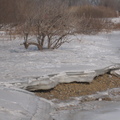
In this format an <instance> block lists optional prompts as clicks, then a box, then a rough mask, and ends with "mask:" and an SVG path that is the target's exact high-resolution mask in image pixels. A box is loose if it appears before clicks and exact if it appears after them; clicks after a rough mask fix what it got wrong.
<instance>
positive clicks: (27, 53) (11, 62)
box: [0, 31, 120, 120]
mask: <svg viewBox="0 0 120 120" xmlns="http://www.w3.org/2000/svg"><path fill="white" fill-rule="evenodd" d="M3 33H4V32H3ZM3 33H1V34H3ZM69 38H70V39H72V41H71V42H70V43H66V44H64V45H63V46H62V47H61V48H59V49H57V50H54V51H52V50H51V51H47V50H46V51H38V50H37V48H36V47H35V46H30V48H29V49H28V50H26V49H24V46H21V45H20V44H21V43H22V42H23V40H22V39H19V38H18V39H15V40H11V41H9V40H8V37H6V38H4V39H3V37H0V119H1V120H7V119H9V120H21V119H22V120H30V119H32V120H52V119H53V118H55V120H88V119H89V120H93V119H94V120H112V118H114V117H115V116H116V117H115V118H116V120H117V119H119V118H120V114H119V113H120V102H119V101H117V102H115V101H114V102H104V101H101V102H100V101H99V102H98V101H97V102H96V103H95V102H90V103H86V105H85V107H84V110H82V111H81V110H79V108H76V109H75V111H74V107H73V108H71V109H72V110H59V111H58V112H57V110H56V107H57V105H56V104H53V103H52V102H50V101H47V100H45V99H42V98H38V97H36V96H34V95H33V94H31V93H29V92H27V91H26V90H20V89H19V88H22V89H29V90H30V89H36V86H37V89H38V87H40V86H42V87H43V88H44V86H45V87H48V88H51V87H54V86H55V85H57V84H58V83H61V82H72V81H81V80H84V81H85V79H86V80H87V81H88V82H90V81H92V79H93V78H94V77H95V76H96V75H99V74H104V73H105V72H107V71H108V70H111V69H113V70H115V71H116V69H117V71H116V72H115V74H116V73H117V74H119V69H120V31H113V32H111V33H99V34H98V35H90V36H87V35H76V36H69ZM109 66H110V67H109ZM111 72H112V71H111ZM112 73H113V72H112ZM88 78H89V79H88ZM33 87H34V88H33ZM42 87H41V88H42ZM76 103H77V102H76ZM91 104H92V105H93V104H94V105H95V106H96V107H95V108H94V105H93V106H92V105H91ZM89 106H92V107H89ZM97 106H98V107H97ZM99 106H100V108H99ZM89 108H90V109H89Z"/></svg>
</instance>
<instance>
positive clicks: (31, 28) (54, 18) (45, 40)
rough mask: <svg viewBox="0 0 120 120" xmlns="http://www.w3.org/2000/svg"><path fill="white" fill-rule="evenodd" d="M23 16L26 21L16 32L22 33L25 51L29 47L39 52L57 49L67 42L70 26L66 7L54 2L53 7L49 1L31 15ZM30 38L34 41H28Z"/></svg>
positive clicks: (33, 10)
mask: <svg viewBox="0 0 120 120" xmlns="http://www.w3.org/2000/svg"><path fill="white" fill-rule="evenodd" d="M35 6H36V5H35ZM32 7H33V5H32ZM32 7H30V8H32ZM33 8H34V7H33ZM25 15H26V21H25V23H24V24H22V25H20V26H19V27H18V30H20V31H22V35H23V36H24V43H23V44H24V46H25V48H26V49H27V48H28V47H29V46H30V45H35V46H37V47H38V49H39V50H43V49H44V48H47V49H57V48H59V47H60V46H61V45H62V44H64V43H65V42H68V39H66V37H67V35H68V34H71V26H70V24H69V15H68V13H67V12H66V6H65V5H63V4H62V3H59V2H57V1H56V2H55V1H54V5H53V4H52V3H51V1H50V2H49V1H47V2H45V3H44V4H42V6H40V7H37V9H32V11H31V14H25ZM31 36H33V37H34V39H35V40H34V41H30V39H31Z"/></svg>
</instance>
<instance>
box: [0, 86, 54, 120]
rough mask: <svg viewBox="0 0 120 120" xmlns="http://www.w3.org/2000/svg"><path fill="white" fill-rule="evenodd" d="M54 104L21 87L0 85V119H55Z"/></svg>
mask: <svg viewBox="0 0 120 120" xmlns="http://www.w3.org/2000/svg"><path fill="white" fill-rule="evenodd" d="M52 110H53V104H52V103H51V102H49V101H47V100H45V99H42V98H38V97H36V96H35V95H34V94H32V93H29V92H27V91H24V90H20V89H10V88H5V87H0V120H53V119H52V117H51V116H50V112H51V111H52Z"/></svg>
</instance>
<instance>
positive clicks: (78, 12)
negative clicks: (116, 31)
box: [70, 5, 113, 34]
mask: <svg viewBox="0 0 120 120" xmlns="http://www.w3.org/2000/svg"><path fill="white" fill-rule="evenodd" d="M101 8H102V7H94V6H90V5H89V6H88V5H87V6H81V7H80V6H79V7H71V8H70V13H71V16H72V17H73V18H74V21H73V23H72V24H74V26H75V29H76V32H77V33H82V34H97V33H98V32H100V31H102V30H106V31H107V32H108V31H109V30H111V21H110V20H108V19H107V17H108V15H110V16H111V15H113V14H112V13H111V12H110V11H109V12H107V11H106V13H105V12H103V9H101ZM103 8H104V9H106V10H107V8H105V7H103ZM112 12H113V11H112ZM107 13H108V14H107ZM109 13H111V14H109Z"/></svg>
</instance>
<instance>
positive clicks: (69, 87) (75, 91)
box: [35, 74, 120, 100]
mask: <svg viewBox="0 0 120 120" xmlns="http://www.w3.org/2000/svg"><path fill="white" fill-rule="evenodd" d="M118 87H120V77H116V76H114V75H110V74H104V75H101V76H98V77H96V78H95V79H94V80H93V82H92V83H76V82H74V83H67V84H59V85H57V86H56V87H55V88H54V89H51V90H46V91H45V90H44V91H37V92H35V94H36V95H37V96H40V97H43V98H46V99H54V98H56V99H60V100H67V99H69V98H70V97H77V96H84V95H90V94H94V93H96V92H98V91H105V90H107V89H111V88H118Z"/></svg>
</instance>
